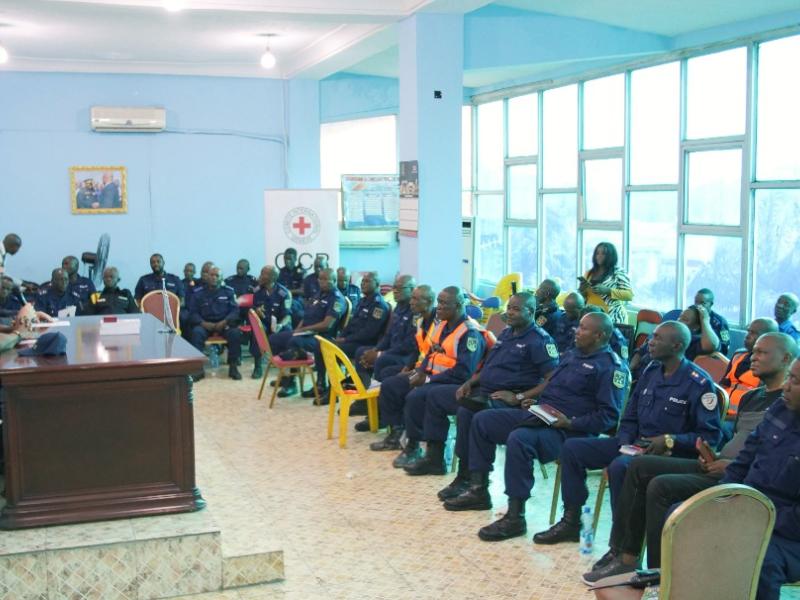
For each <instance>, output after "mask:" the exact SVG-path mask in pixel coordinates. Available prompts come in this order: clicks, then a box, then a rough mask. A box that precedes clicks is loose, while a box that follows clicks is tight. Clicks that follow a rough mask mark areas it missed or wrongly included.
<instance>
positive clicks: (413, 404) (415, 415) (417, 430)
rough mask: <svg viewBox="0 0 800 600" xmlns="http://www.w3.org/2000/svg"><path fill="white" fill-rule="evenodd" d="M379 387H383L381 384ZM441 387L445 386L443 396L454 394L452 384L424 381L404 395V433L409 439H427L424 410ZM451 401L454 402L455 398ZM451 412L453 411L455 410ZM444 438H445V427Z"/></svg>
mask: <svg viewBox="0 0 800 600" xmlns="http://www.w3.org/2000/svg"><path fill="white" fill-rule="evenodd" d="M381 387H383V385H382V384H381ZM442 388H446V389H445V390H444V395H445V396H447V395H448V394H449V393H452V394H453V395H455V390H454V389H453V386H452V385H450V384H445V383H426V384H424V385H421V386H419V387H415V388H414V389H413V390H411V391H410V392H408V394H407V395H406V401H405V406H404V408H403V423H404V424H405V426H406V435H407V436H408V439H409V440H411V441H414V442H419V441H422V440H427V439H428V438H426V437H425V412H426V410H427V406H428V404H429V401H430V399H431V398H432V397H433V396H434V395H436V394H437V393H440V392H442V391H443V390H442ZM453 402H455V398H454V399H453ZM453 412H454V413H455V410H454V411H453ZM446 420H447V417H445V421H446ZM448 425H449V422H448ZM444 439H447V429H446V428H445V434H444ZM434 441H436V440H434ZM442 441H443V440H442Z"/></svg>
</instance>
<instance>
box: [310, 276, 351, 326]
mask: <svg viewBox="0 0 800 600" xmlns="http://www.w3.org/2000/svg"><path fill="white" fill-rule="evenodd" d="M346 310H347V305H346V303H345V301H344V296H342V294H341V293H340V292H339V290H337V289H336V287H335V286H334V288H333V289H332V290H331V291H330V292H327V293H324V292H322V291H320V292H318V293H317V295H316V296H314V297H313V298H311V299H310V300H309V301H307V302H306V311H305V314H304V315H303V325H315V324H316V323H321V322H322V321H324V320H325V317H333V322H334V325H332V326H331V329H330V330H329V331H328V332H327V333H326V334H323V335H325V336H331V335H335V334H336V331H337V329H338V326H339V322H340V321H341V319H342V316H344V314H345V311H346Z"/></svg>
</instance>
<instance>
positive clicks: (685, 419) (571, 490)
mask: <svg viewBox="0 0 800 600" xmlns="http://www.w3.org/2000/svg"><path fill="white" fill-rule="evenodd" d="M690 340H691V334H690V333H689V328H688V327H686V325H684V324H683V323H680V322H678V321H666V322H663V323H661V324H660V325H659V326H658V327H656V330H655V331H654V332H653V336H652V338H651V339H650V341H649V342H648V345H649V346H650V355H651V356H652V358H653V361H652V362H651V363H650V364H649V365H648V366H647V368H646V369H645V370H644V373H642V375H641V377H640V378H639V381H638V382H637V384H636V386H635V388H634V390H633V393H632V395H631V398H630V400H629V401H628V405H627V407H626V408H625V414H624V415H623V417H622V420H621V421H620V424H619V428H618V430H617V434H616V435H615V436H613V437H608V438H602V439H573V440H569V441H568V442H567V443H566V444H564V447H563V449H562V450H561V496H562V498H563V499H564V516H563V517H562V519H561V521H559V522H558V523H556V524H555V525H553V526H552V527H551V528H550V529H548V530H547V531H544V532H541V533H537V534H536V535H535V536H534V542H536V543H537V544H557V543H559V542H566V541H575V542H577V541H578V534H579V532H580V515H581V509H582V507H583V504H584V502H586V498H587V497H588V495H589V493H588V491H587V489H586V469H601V468H603V467H608V486H609V491H610V492H611V507H612V510H613V509H614V507H615V506H616V504H615V503H616V500H617V498H618V497H619V492H620V489H621V488H622V483H623V481H624V479H625V473H626V471H627V468H628V464H629V463H630V459H631V456H629V455H626V454H620V447H622V446H628V445H632V444H634V445H636V446H639V447H645V448H646V449H645V452H646V453H647V454H654V455H663V454H667V453H671V454H672V455H674V456H684V457H685V456H696V455H697V451H696V450H695V440H696V439H697V438H698V437H701V438H703V439H704V440H706V441H707V442H708V443H709V445H710V446H711V447H712V448H716V446H717V444H718V443H719V441H720V438H721V437H722V433H721V431H720V416H719V407H718V406H717V395H716V394H715V393H714V383H713V381H712V380H711V378H710V377H709V375H708V374H707V373H706V372H705V371H703V370H702V369H700V368H699V367H698V366H697V365H695V364H694V363H693V362H691V361H689V360H688V359H686V358H685V356H684V353H685V352H686V348H687V347H688V346H689V342H690Z"/></svg>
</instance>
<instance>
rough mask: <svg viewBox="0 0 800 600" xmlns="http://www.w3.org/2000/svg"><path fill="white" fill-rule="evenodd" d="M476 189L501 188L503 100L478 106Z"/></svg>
mask: <svg viewBox="0 0 800 600" xmlns="http://www.w3.org/2000/svg"><path fill="white" fill-rule="evenodd" d="M476 141H477V144H478V189H479V190H484V191H488V190H502V189H503V101H502V100H498V101H496V102H490V103H489V104H481V105H479V106H478V139H477V140H476Z"/></svg>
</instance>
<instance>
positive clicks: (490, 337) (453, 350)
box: [417, 317, 496, 375]
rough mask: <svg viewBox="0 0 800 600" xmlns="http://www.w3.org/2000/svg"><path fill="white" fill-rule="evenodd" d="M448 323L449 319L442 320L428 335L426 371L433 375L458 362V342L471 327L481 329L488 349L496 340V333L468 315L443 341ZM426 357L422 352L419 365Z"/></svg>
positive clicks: (450, 367)
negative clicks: (443, 333)
mask: <svg viewBox="0 0 800 600" xmlns="http://www.w3.org/2000/svg"><path fill="white" fill-rule="evenodd" d="M446 324H447V321H440V322H439V323H436V324H435V328H434V329H433V332H432V333H429V335H428V340H427V342H428V347H427V354H426V355H427V358H428V364H427V366H426V368H425V372H426V373H429V374H431V375H438V374H439V373H443V372H444V371H447V370H448V369H452V368H453V367H455V366H456V363H458V343H459V342H460V341H461V337H462V336H463V335H464V334H465V333H466V332H467V331H468V330H470V329H472V330H476V331H480V333H481V335H482V336H483V338H484V340H485V342H486V349H487V350H488V349H489V348H491V347H492V346H494V343H495V341H496V338H495V337H494V334H493V333H492V332H491V331H487V330H486V329H484V328H483V327H481V326H480V325H479V324H478V322H477V321H475V320H474V319H472V318H470V317H467V318H466V319H464V321H463V322H462V323H461V324H460V325H459V326H458V327H456V328H455V329H454V330H453V331H451V332H450V335H448V336H447V337H446V338H445V339H444V340H443V341H442V340H441V336H442V331H444V327H445V325H446ZM425 358H426V356H425V355H422V354H420V360H419V361H418V362H417V367H420V366H421V365H422V362H423V361H424V359H425Z"/></svg>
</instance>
